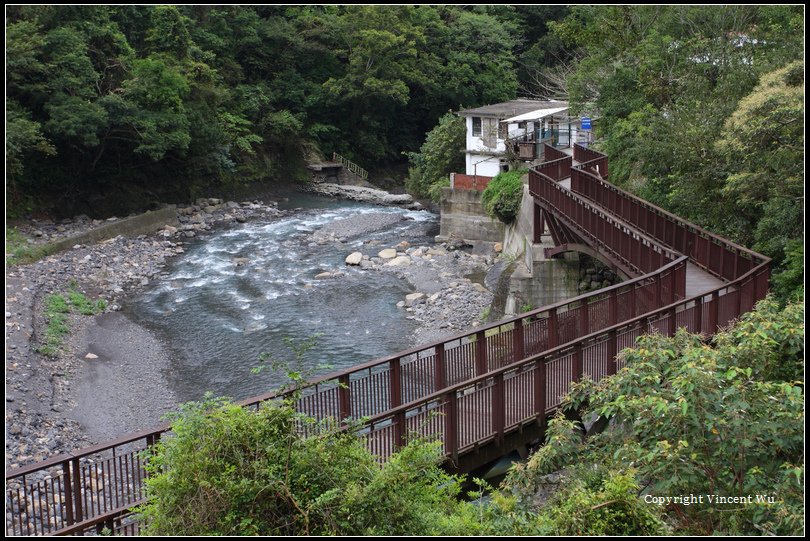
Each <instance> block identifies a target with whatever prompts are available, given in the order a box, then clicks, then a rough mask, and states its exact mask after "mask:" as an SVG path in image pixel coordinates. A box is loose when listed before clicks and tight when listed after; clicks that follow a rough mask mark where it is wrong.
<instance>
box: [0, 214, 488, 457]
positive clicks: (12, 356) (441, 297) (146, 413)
mask: <svg viewBox="0 0 810 541" xmlns="http://www.w3.org/2000/svg"><path fill="white" fill-rule="evenodd" d="M177 211H178V221H179V226H166V227H164V228H162V229H161V230H160V231H158V232H157V233H156V234H153V235H148V236H146V235H142V236H139V237H137V238H126V237H116V238H114V239H110V240H107V241H104V242H101V243H99V244H95V245H76V246H74V247H73V248H72V249H70V250H68V251H65V252H62V253H59V254H56V255H53V256H49V257H47V258H45V259H42V260H40V261H38V262H36V263H33V264H31V265H20V266H16V267H12V268H10V269H9V270H8V272H7V290H6V340H7V360H6V396H7V398H6V400H7V403H6V406H7V408H6V426H7V444H6V464H7V467H15V466H19V465H23V464H27V463H31V462H35V461H38V460H42V459H45V458H48V457H49V456H54V455H57V454H61V453H64V452H69V451H73V450H75V449H77V448H80V447H82V446H84V445H87V444H90V443H96V442H99V441H103V440H105V439H108V438H110V437H113V436H116V435H119V434H122V433H126V432H130V431H133V430H136V429H138V428H144V427H146V426H149V425H153V424H156V423H157V422H158V420H159V418H160V416H161V415H162V414H163V413H164V412H165V411H167V410H170V409H172V408H173V407H174V406H175V405H176V399H175V397H174V395H173V394H172V392H171V386H170V384H169V382H167V381H166V380H165V378H164V376H163V375H162V373H163V371H164V369H165V367H166V366H167V364H168V363H167V359H168V358H169V357H170V355H172V353H171V352H170V351H168V350H167V349H166V347H165V345H164V344H163V343H162V340H161V338H160V337H158V336H156V335H155V334H154V333H153V332H151V331H149V330H148V329H145V328H143V327H142V326H140V325H139V324H137V323H135V322H133V321H132V320H130V319H129V318H128V317H126V316H125V315H124V314H122V313H116V312H117V311H118V310H119V309H120V307H121V305H122V304H123V303H124V302H126V300H127V299H129V298H132V296H133V295H135V294H136V293H137V292H138V291H139V290H141V289H142V288H144V287H147V286H149V284H150V282H151V281H154V280H158V279H160V277H161V272H162V270H163V268H164V266H165V265H166V263H167V261H168V260H170V259H171V258H173V257H175V256H177V255H178V254H181V253H184V251H185V249H186V248H185V245H186V243H187V242H188V241H189V240H190V239H191V238H193V237H195V236H198V235H204V234H205V232H206V231H209V230H211V229H212V228H214V227H216V226H217V225H224V224H233V225H234V226H236V225H238V224H239V223H241V222H246V221H250V220H253V219H262V220H267V219H268V218H269V219H272V218H274V217H279V216H282V215H283V214H284V213H285V212H291V211H280V210H278V208H277V206H276V205H275V204H273V203H271V204H264V203H262V202H259V201H246V202H243V203H236V202H223V201H220V200H216V199H203V200H199V201H198V202H197V204H196V205H192V206H188V207H181V208H178V209H177ZM403 219H407V218H403V217H402V216H401V215H392V214H385V213H375V212H370V213H369V212H367V213H364V214H361V215H359V216H355V217H352V218H350V219H346V220H335V221H333V222H330V223H328V224H326V225H324V226H323V227H321V228H319V229H318V230H316V231H314V232H313V233H312V234H311V238H310V239H309V242H311V243H318V244H334V245H335V247H336V248H337V249H341V247H343V248H342V249H344V250H345V251H346V256H347V263H346V264H344V265H340V266H338V267H335V268H332V269H328V270H326V269H325V270H324V272H322V273H321V274H320V275H319V276H316V278H318V279H319V280H340V279H341V276H342V275H343V274H344V273H347V272H361V273H391V274H394V275H396V276H398V277H400V278H402V279H404V280H406V281H407V282H408V283H409V284H410V285H411V286H412V288H413V289H414V290H415V291H414V292H413V293H411V294H408V295H407V296H405V297H404V298H402V299H401V300H400V302H399V304H398V306H399V309H400V310H403V311H404V312H405V313H407V318H408V319H411V320H413V321H414V322H416V323H417V326H416V330H415V331H414V333H413V335H412V337H411V340H410V342H411V344H412V345H418V344H420V343H424V342H426V341H431V340H434V339H437V338H441V337H445V336H449V335H453V334H457V333H458V332H461V331H462V330H464V329H468V328H470V327H474V326H477V325H479V324H481V322H482V320H483V319H484V318H485V317H486V313H487V308H488V307H489V305H490V303H491V300H492V294H491V293H490V292H489V291H487V289H486V288H485V287H484V286H483V285H482V284H481V282H482V277H483V275H484V274H485V273H486V272H487V270H488V269H489V268H490V267H491V266H492V265H493V263H494V262H495V261H496V260H497V259H498V254H496V253H494V252H491V251H490V252H486V253H472V251H471V249H470V247H468V246H463V245H461V244H459V243H457V242H448V243H443V244H438V245H433V244H429V245H421V246H411V245H409V244H408V243H407V242H402V243H400V244H398V245H392V246H387V245H381V244H380V243H379V242H378V241H369V242H367V243H366V244H363V245H362V246H361V247H359V249H357V248H352V250H354V251H353V252H352V251H351V250H350V249H349V246H348V245H349V244H352V245H353V246H356V245H357V244H358V243H357V242H352V239H356V238H357V237H358V236H359V235H363V234H364V233H367V232H370V231H377V230H379V229H381V228H386V227H391V226H395V225H396V223H397V222H398V221H401V220H403ZM90 223H91V224H92V221H91V222H90ZM99 223H103V222H99ZM96 225H99V224H96ZM87 226H88V222H87V220H84V219H83V218H82V217H77V219H74V220H72V221H70V222H69V223H68V222H64V223H59V224H54V223H45V222H39V223H35V224H32V225H31V226H30V227H31V228H33V227H35V228H36V229H34V230H32V231H29V232H30V233H32V234H34V235H35V237H34V238H35V239H36V241H42V240H48V239H53V238H56V237H58V236H64V235H70V233H71V231H73V232H77V231H83V230H86V229H87ZM60 228H61V229H60ZM20 229H21V230H23V229H24V228H23V227H20ZM36 231H38V232H40V233H42V234H41V235H36V233H35V232H36ZM71 284H72V286H73V287H75V288H76V289H78V290H80V291H82V292H84V293H85V294H86V295H87V296H88V297H90V298H103V299H105V300H106V301H107V312H108V313H107V314H103V315H102V316H97V317H90V316H80V315H73V314H71V315H70V316H69V319H70V325H71V329H72V333H71V336H70V337H69V339H68V340H67V341H66V343H65V345H64V346H63V348H62V351H61V352H60V353H59V354H58V355H57V356H56V357H54V358H50V357H45V356H42V355H40V354H38V353H36V351H35V348H36V345H37V344H38V341H39V337H40V336H42V333H43V332H44V329H45V326H46V322H45V321H44V319H43V317H42V313H43V300H44V298H45V297H46V296H47V295H48V294H50V293H54V292H64V291H66V290H67V289H68V288H69V287H71ZM132 359H135V360H136V362H132ZM94 362H95V363H96V364H95V365H94V364H92V363H94ZM88 363H89V364H88ZM111 367H114V369H112V368H111ZM128 387H129V388H131V389H132V393H130V396H126V397H122V396H119V395H118V394H116V393H115V392H114V391H111V389H120V388H128ZM77 389H81V393H82V396H78V395H77V392H79V391H77ZM88 389H89V390H88ZM91 419H92V421H93V422H92V428H91V429H88V428H87V427H88V426H89V425H90V424H91V423H88V421H89V420H91Z"/></svg>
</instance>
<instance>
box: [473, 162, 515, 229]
mask: <svg viewBox="0 0 810 541" xmlns="http://www.w3.org/2000/svg"><path fill="white" fill-rule="evenodd" d="M524 174H525V171H523V170H519V171H509V172H506V173H499V174H498V175H496V176H495V178H493V179H492V180H491V181H490V182H489V184H487V187H486V189H485V190H484V192H483V193H482V194H481V203H482V204H483V205H484V210H486V212H487V214H489V215H490V216H492V217H493V218H497V219H498V220H500V221H502V222H503V223H505V224H509V223H512V222H513V221H515V218H516V217H517V215H518V212H519V211H520V202H521V201H522V200H523V181H521V177H522V176H523V175H524Z"/></svg>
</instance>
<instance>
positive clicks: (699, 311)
mask: <svg viewBox="0 0 810 541" xmlns="http://www.w3.org/2000/svg"><path fill="white" fill-rule="evenodd" d="M695 328H696V329H697V330H692V332H696V333H698V334H701V333H702V332H703V297H702V296H700V297H697V298H696V299H695Z"/></svg>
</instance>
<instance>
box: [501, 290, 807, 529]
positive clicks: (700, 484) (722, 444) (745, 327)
mask: <svg viewBox="0 0 810 541" xmlns="http://www.w3.org/2000/svg"><path fill="white" fill-rule="evenodd" d="M803 312H804V303H795V304H790V305H788V306H787V307H786V308H784V309H781V310H780V309H779V307H778V304H777V303H776V302H774V301H773V300H772V299H770V298H769V299H767V300H765V301H762V302H760V303H758V305H757V309H756V310H755V311H754V312H753V313H751V314H748V315H746V316H744V317H743V318H742V320H741V321H740V322H738V323H737V324H736V325H735V326H733V327H732V328H730V329H729V330H728V331H726V332H723V333H719V334H718V335H716V336H715V339H714V346H713V347H712V346H710V345H707V344H705V343H704V341H703V339H702V337H701V336H699V335H693V334H689V333H687V332H685V331H684V330H683V329H681V330H679V331H678V333H677V334H676V335H675V336H674V337H665V336H661V335H646V336H642V337H640V338H639V339H638V341H637V343H636V347H634V348H632V349H625V350H624V351H623V352H622V353H621V357H623V359H624V361H625V367H624V368H622V369H621V370H620V371H619V372H618V373H617V374H616V375H615V376H611V377H606V378H604V379H602V380H601V381H599V382H598V383H594V382H593V381H589V380H585V381H583V382H581V383H578V384H575V385H572V391H571V393H570V394H569V395H568V396H567V397H566V399H565V401H564V404H563V409H564V410H567V414H568V417H569V418H576V419H577V420H576V421H572V420H569V419H565V418H564V417H563V416H562V415H560V416H558V417H557V418H555V419H553V420H552V421H551V422H550V424H549V428H548V435H547V438H548V442H547V444H546V445H545V446H544V447H542V448H541V449H540V450H539V451H538V452H537V453H536V454H535V455H534V456H533V457H532V458H531V459H530V460H529V462H528V463H527V464H526V465H521V466H518V467H516V468H514V469H513V471H512V472H510V474H509V478H508V483H507V484H508V486H509V487H510V488H511V489H512V490H513V491H514V492H515V493H516V494H517V495H518V499H519V500H520V502H521V504H522V505H523V506H526V507H531V506H532V499H533V497H534V494H535V493H536V491H537V488H538V486H540V484H541V483H543V482H544V479H545V476H546V475H548V474H549V473H551V472H556V471H559V470H561V469H566V468H572V469H573V471H574V472H582V471H583V468H585V469H587V470H588V471H599V470H600V469H602V470H604V469H605V468H606V467H609V468H610V469H611V470H615V471H617V472H620V473H621V474H622V475H624V474H630V473H631V471H630V470H629V469H628V465H632V467H633V470H634V473H633V475H635V480H636V481H635V482H636V483H637V484H638V485H642V486H646V487H647V488H646V492H647V493H649V494H652V495H678V494H703V495H706V494H721V495H743V496H748V495H752V496H753V495H762V494H767V495H771V496H774V497H775V501H774V502H773V503H767V502H759V503H758V502H755V501H754V502H750V503H747V504H743V505H736V504H734V505H730V506H729V505H712V504H711V503H708V502H704V504H703V505H685V504H684V505H682V504H679V503H673V504H670V505H669V506H668V507H667V508H666V511H667V513H668V515H669V519H670V520H671V521H672V522H673V524H674V525H675V527H676V528H677V529H678V531H680V532H686V533H697V534H703V535H706V534H709V533H734V534H748V535H751V534H763V533H764V534H778V535H785V534H787V535H796V534H798V533H800V532H802V531H803V529H804V520H803V514H802V513H803V507H804V500H803V496H802V487H803V481H804V466H803V463H804V393H803V383H802V380H801V379H800V378H801V375H802V364H801V363H802V362H803V361H802V357H803V353H804V349H803V342H804V322H803ZM597 417H601V418H603V419H604V420H609V423H607V424H606V430H605V431H604V432H603V433H601V434H596V435H591V436H589V437H587V438H586V439H584V441H583V438H582V435H583V433H582V430H581V428H582V426H583V424H584V421H583V420H593V419H596V418H597ZM571 477H572V478H575V479H576V478H581V477H582V476H581V475H576V474H574V475H571ZM604 486H605V489H606V488H607V481H605V485H604ZM592 488H593V486H592ZM599 490H602V489H599ZM604 492H607V491H606V490H604ZM572 494H573V495H574V496H576V498H578V499H580V500H582V501H583V502H584V501H585V498H586V496H585V495H583V493H582V491H581V490H580V489H578V488H576V487H574V489H573V492H572ZM588 498H590V496H588ZM593 501H596V499H594V500H593ZM556 505H557V506H558V507H559V505H562V506H563V507H562V508H560V509H558V510H554V509H553V507H554V505H551V506H550V507H549V506H546V507H543V508H542V509H541V513H546V514H548V513H551V515H550V516H551V517H552V519H553V520H554V521H555V522H556V523H557V524H558V526H560V525H561V524H570V523H568V522H566V521H568V520H569V519H570V520H578V519H577V518H576V517H577V515H576V514H574V510H573V509H569V511H570V512H565V511H564V508H565V506H566V505H567V503H566V502H565V501H559V500H558V501H557V503H556ZM582 505H586V504H585V503H583V504H582ZM547 507H548V508H547ZM569 515H570V516H569ZM591 518H592V517H591ZM640 518H643V517H641V516H640ZM589 520H590V518H589ZM644 520H645V521H646V519H644ZM560 521H563V522H560ZM584 523H585V522H581V524H584ZM574 529H575V530H576V528H574ZM569 531H571V530H569ZM559 533H562V531H561V532H559ZM575 533H577V532H575ZM588 533H594V534H596V533H600V532H597V531H589V532H588ZM604 533H608V532H607V531H606V530H605V531H604ZM627 533H630V532H629V530H628V531H627Z"/></svg>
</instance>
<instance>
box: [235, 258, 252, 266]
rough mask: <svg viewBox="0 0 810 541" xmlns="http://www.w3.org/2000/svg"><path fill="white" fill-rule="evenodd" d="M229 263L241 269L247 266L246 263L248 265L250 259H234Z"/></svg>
mask: <svg viewBox="0 0 810 541" xmlns="http://www.w3.org/2000/svg"><path fill="white" fill-rule="evenodd" d="M231 261H233V264H234V265H236V266H237V267H242V266H244V265H247V264H248V263H250V258H248V257H234V258H233V259H232V260H231Z"/></svg>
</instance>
